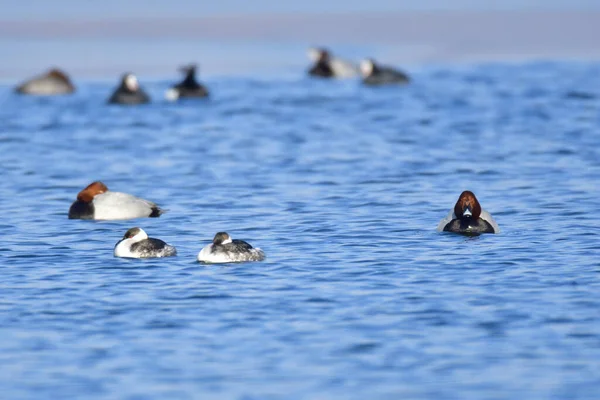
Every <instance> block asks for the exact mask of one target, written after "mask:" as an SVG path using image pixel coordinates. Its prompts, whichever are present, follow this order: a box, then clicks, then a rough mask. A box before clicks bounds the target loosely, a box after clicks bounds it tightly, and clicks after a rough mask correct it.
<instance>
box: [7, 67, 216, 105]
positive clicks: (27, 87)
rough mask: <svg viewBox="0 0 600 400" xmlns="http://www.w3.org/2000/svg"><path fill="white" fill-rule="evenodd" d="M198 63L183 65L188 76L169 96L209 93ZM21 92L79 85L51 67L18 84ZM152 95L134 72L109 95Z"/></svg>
mask: <svg viewBox="0 0 600 400" xmlns="http://www.w3.org/2000/svg"><path fill="white" fill-rule="evenodd" d="M197 69H198V68H197V66H196V65H195V64H191V65H188V66H185V67H182V68H180V71H181V72H182V73H184V74H185V77H184V79H183V80H182V81H181V82H179V83H178V84H176V85H174V86H173V87H171V88H170V89H169V90H167V92H166V94H165V98H166V99H167V100H171V101H175V100H178V99H181V98H202V97H208V95H209V92H208V89H207V88H206V87H205V86H204V85H202V84H200V83H198V81H197V80H196V71H197ZM15 91H16V92H17V93H21V94H31V95H60V94H69V93H73V92H74V91H75V86H74V85H73V83H72V82H71V80H70V79H69V77H68V76H67V74H65V73H64V72H63V71H61V70H58V69H51V70H50V71H48V72H47V73H45V74H43V75H40V76H37V77H34V78H33V79H30V80H28V81H26V82H24V83H22V84H20V85H19V86H17V87H16V88H15ZM149 102H150V96H149V95H148V94H147V93H146V92H145V91H144V89H142V88H141V87H140V84H139V82H138V79H137V78H136V76H135V75H133V74H131V73H126V74H124V75H123V76H122V77H121V83H120V85H119V86H118V87H117V89H115V91H114V92H113V94H112V95H111V96H110V97H109V99H108V103H110V104H145V103H149Z"/></svg>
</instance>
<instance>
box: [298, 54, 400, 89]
mask: <svg viewBox="0 0 600 400" xmlns="http://www.w3.org/2000/svg"><path fill="white" fill-rule="evenodd" d="M308 58H310V59H311V60H312V61H313V62H314V65H313V66H312V67H311V68H310V69H309V70H308V74H309V75H312V76H318V77H321V78H353V77H355V76H358V75H361V76H362V82H363V83H364V84H365V85H372V86H377V85H391V84H406V83H409V82H410V78H409V77H408V75H407V74H405V73H404V72H402V71H398V70H396V69H394V68H391V67H388V66H383V65H379V64H377V63H376V62H375V61H374V60H373V59H371V58H367V59H365V60H363V61H361V62H360V65H359V66H356V65H355V64H354V63H352V62H350V61H347V60H343V59H341V58H338V57H335V56H333V55H332V54H331V53H330V52H329V50H327V49H324V48H310V49H309V50H308Z"/></svg>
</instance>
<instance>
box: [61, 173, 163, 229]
mask: <svg viewBox="0 0 600 400" xmlns="http://www.w3.org/2000/svg"><path fill="white" fill-rule="evenodd" d="M163 212H164V211H163V210H162V209H161V208H160V207H159V206H157V205H156V204H154V203H153V202H151V201H148V200H144V199H140V198H138V197H135V196H132V195H130V194H127V193H121V192H113V191H110V190H108V187H106V185H105V184H104V183H102V182H100V181H96V182H92V183H90V184H89V185H88V186H87V187H86V188H85V189H83V190H82V191H81V192H79V194H78V195H77V200H76V201H75V202H74V203H73V204H72V205H71V208H70V209H69V219H96V220H119V219H132V218H144V217H151V218H154V217H159V216H160V215H161V214H163Z"/></svg>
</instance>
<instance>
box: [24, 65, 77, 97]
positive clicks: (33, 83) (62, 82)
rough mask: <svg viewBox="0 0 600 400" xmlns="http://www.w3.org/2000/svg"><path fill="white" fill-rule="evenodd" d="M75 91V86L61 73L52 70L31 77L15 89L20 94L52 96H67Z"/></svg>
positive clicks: (57, 70) (54, 69)
mask: <svg viewBox="0 0 600 400" xmlns="http://www.w3.org/2000/svg"><path fill="white" fill-rule="evenodd" d="M74 91H75V86H74V85H73V83H71V80H70V79H69V77H68V76H67V74H66V73H64V72H63V71H61V70H59V69H56V68H53V69H51V70H50V71H48V72H46V73H45V74H42V75H39V76H36V77H33V78H31V79H29V80H28V81H25V82H23V83H22V84H20V85H19V86H17V87H16V88H15V92H17V93H20V94H31V95H40V96H54V95H61V94H69V93H73V92H74Z"/></svg>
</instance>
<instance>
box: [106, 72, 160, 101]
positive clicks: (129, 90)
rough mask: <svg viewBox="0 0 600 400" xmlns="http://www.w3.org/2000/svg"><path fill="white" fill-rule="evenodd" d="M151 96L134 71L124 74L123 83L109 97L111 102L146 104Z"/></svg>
mask: <svg viewBox="0 0 600 400" xmlns="http://www.w3.org/2000/svg"><path fill="white" fill-rule="evenodd" d="M149 102H150V96H148V95H147V94H146V92H145V91H144V89H142V88H141V87H140V84H139V82H138V79H137V77H136V76H135V75H134V74H132V73H126V74H123V76H122V77H121V84H120V85H119V87H117V89H115V91H114V92H113V94H112V95H111V96H110V98H109V99H108V103H109V104H128V105H133V104H145V103H149Z"/></svg>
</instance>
